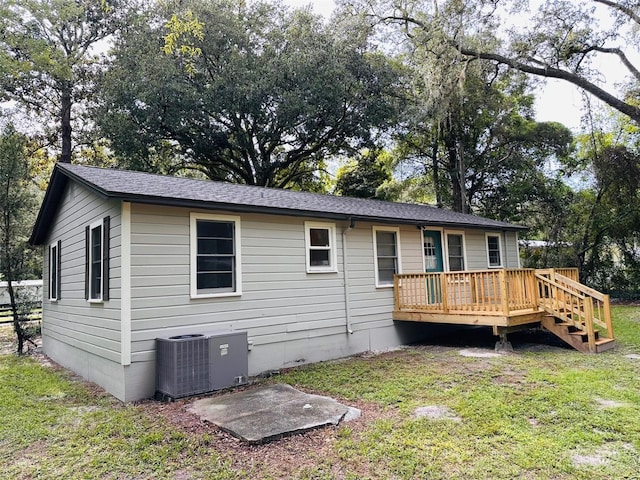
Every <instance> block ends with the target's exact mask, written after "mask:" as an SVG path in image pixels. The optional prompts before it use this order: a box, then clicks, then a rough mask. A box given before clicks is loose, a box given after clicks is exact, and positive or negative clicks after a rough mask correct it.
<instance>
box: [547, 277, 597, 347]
mask: <svg viewBox="0 0 640 480" xmlns="http://www.w3.org/2000/svg"><path fill="white" fill-rule="evenodd" d="M535 277H536V278H537V279H538V282H540V283H541V285H542V286H543V287H547V288H548V289H549V295H548V296H547V295H542V294H541V296H540V302H541V306H542V308H543V309H544V310H545V311H547V312H548V313H550V314H551V315H553V316H554V317H556V318H560V319H562V320H563V321H565V322H570V323H571V324H572V325H573V326H574V327H575V328H577V329H578V330H580V331H582V332H584V333H586V334H587V342H588V345H589V351H591V352H595V351H596V336H595V329H594V326H593V304H592V300H591V297H588V296H585V295H582V294H580V293H577V292H575V291H574V290H573V289H572V288H571V287H569V286H565V285H563V284H562V283H560V282H558V281H556V280H555V275H553V276H552V278H553V279H552V278H549V277H547V276H545V275H544V274H539V273H536V275H535ZM565 278H566V277H565ZM558 291H561V292H562V293H563V294H564V297H565V298H564V300H563V301H562V304H563V305H562V310H566V309H567V307H569V309H570V311H571V314H570V315H569V314H567V313H566V311H562V310H561V308H560V307H561V305H560V302H561V301H560V299H559V297H560V295H559V294H558V293H559V292H558ZM541 293H544V288H543V289H541ZM547 300H551V301H550V302H549V301H547ZM567 300H568V302H567ZM576 315H577V317H578V319H577V321H576V318H575V316H576Z"/></svg>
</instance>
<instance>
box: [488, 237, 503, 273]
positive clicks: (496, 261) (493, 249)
mask: <svg viewBox="0 0 640 480" xmlns="http://www.w3.org/2000/svg"><path fill="white" fill-rule="evenodd" d="M487 259H488V262H489V268H499V267H502V254H501V252H500V235H491V234H487Z"/></svg>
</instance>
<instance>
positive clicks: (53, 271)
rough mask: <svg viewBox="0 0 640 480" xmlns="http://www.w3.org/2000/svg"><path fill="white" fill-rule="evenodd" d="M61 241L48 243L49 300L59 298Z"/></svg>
mask: <svg viewBox="0 0 640 480" xmlns="http://www.w3.org/2000/svg"><path fill="white" fill-rule="evenodd" d="M60 247H61V242H60V240H58V241H57V242H56V243H52V244H51V245H49V300H51V301H56V300H60V290H61V289H60V263H61V260H62V257H61V251H60Z"/></svg>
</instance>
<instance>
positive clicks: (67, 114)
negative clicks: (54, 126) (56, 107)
mask: <svg viewBox="0 0 640 480" xmlns="http://www.w3.org/2000/svg"><path fill="white" fill-rule="evenodd" d="M60 127H61V131H62V152H61V154H60V162H62V163H71V86H70V85H65V86H64V87H63V88H62V99H61V108H60Z"/></svg>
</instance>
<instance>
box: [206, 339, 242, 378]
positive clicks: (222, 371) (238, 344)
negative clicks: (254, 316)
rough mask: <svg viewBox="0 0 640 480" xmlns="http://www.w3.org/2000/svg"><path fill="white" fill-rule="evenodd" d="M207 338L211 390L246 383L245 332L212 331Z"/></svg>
mask: <svg viewBox="0 0 640 480" xmlns="http://www.w3.org/2000/svg"><path fill="white" fill-rule="evenodd" d="M207 337H208V338H209V359H210V362H211V364H210V367H211V368H210V369H209V387H210V388H211V390H220V389H222V388H227V387H233V386H235V385H242V384H244V383H247V377H248V371H249V357H248V343H247V332H213V333H209V334H208V335H207Z"/></svg>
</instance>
